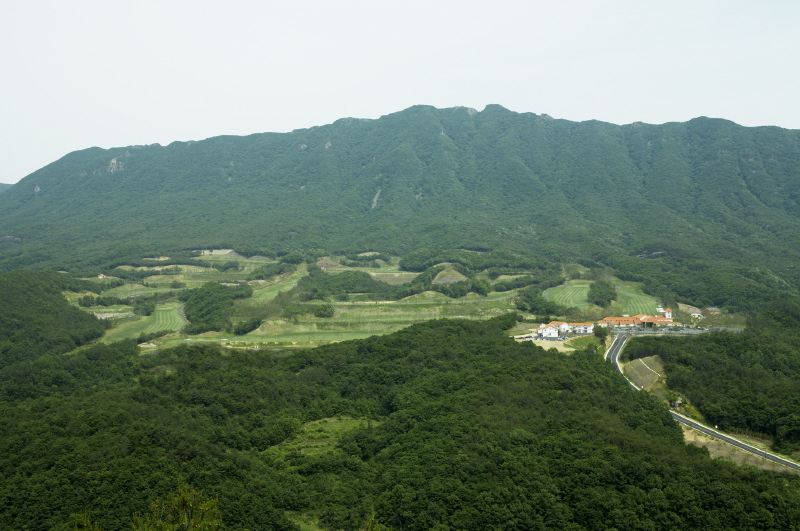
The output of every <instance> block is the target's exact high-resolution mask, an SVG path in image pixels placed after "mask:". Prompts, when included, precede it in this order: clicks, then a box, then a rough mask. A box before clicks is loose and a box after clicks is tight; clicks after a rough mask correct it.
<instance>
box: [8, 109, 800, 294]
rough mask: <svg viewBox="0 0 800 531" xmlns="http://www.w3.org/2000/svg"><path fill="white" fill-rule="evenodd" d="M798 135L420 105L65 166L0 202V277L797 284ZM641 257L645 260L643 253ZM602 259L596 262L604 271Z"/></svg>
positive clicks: (79, 158)
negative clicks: (494, 260) (505, 262)
mask: <svg viewBox="0 0 800 531" xmlns="http://www.w3.org/2000/svg"><path fill="white" fill-rule="evenodd" d="M798 190H800V132H798V131H792V130H783V129H779V128H776V127H759V128H745V127H741V126H738V125H736V124H734V123H731V122H728V121H725V120H719V119H709V118H697V119H694V120H691V121H689V122H686V123H668V124H663V125H648V124H641V123H636V124H630V125H624V126H618V125H612V124H607V123H601V122H594V121H592V122H582V123H575V122H569V121H566V120H553V119H551V118H549V117H548V116H546V115H535V114H530V113H526V114H517V113H514V112H510V111H508V110H506V109H504V108H502V107H500V106H497V105H491V106H488V107H487V108H486V109H485V110H483V111H482V112H475V111H472V110H469V109H466V108H453V109H434V108H432V107H425V106H417V107H412V108H409V109H406V110H405V111H402V112H398V113H395V114H391V115H387V116H384V117H381V118H380V119H378V120H357V119H342V120H339V121H337V122H335V123H333V124H330V125H326V126H322V127H314V128H310V129H304V130H297V131H294V132H292V133H286V134H270V133H266V134H256V135H251V136H247V137H217V138H211V139H208V140H203V141H199V142H175V143H173V144H170V145H169V146H166V147H162V146H158V145H151V146H128V147H122V148H115V149H108V150H106V149H100V148H91V149H87V150H84V151H79V152H75V153H71V154H69V155H67V156H65V157H64V158H63V159H61V160H59V161H56V162H54V163H52V164H50V165H48V166H46V167H44V168H42V169H41V170H39V171H37V172H35V173H33V174H31V175H30V176H28V177H26V178H25V179H23V180H22V181H21V182H20V184H19V185H18V186H15V187H14V188H12V189H11V190H9V191H8V192H6V193H3V194H2V196H0V227H2V230H3V231H4V235H8V236H11V237H13V238H19V239H11V240H4V241H3V242H2V244H0V246H1V247H2V249H0V264H2V267H4V268H6V269H11V268H15V267H21V266H29V265H32V264H38V265H39V267H42V266H45V267H55V266H57V265H58V266H65V267H72V268H74V267H75V264H78V263H83V264H84V265H91V264H93V263H97V262H96V259H97V258H98V257H100V256H101V255H104V256H106V257H108V256H111V255H120V254H126V253H131V252H139V253H141V252H158V251H160V250H169V249H175V248H200V247H209V246H215V245H217V246H230V247H237V246H251V247H252V246H262V247H265V248H270V249H273V250H277V251H281V250H284V251H288V250H294V249H326V250H329V251H330V250H356V251H363V250H368V249H369V250H382V251H388V252H395V253H400V254H405V253H407V252H409V251H412V250H414V249H416V248H418V247H420V246H433V247H462V246H463V247H468V248H497V247H509V248H514V249H516V250H526V251H532V252H536V253H538V254H543V253H544V254H551V255H555V256H561V257H563V256H583V257H592V258H595V259H596V258H598V257H599V258H609V257H608V255H609V253H610V254H615V253H622V255H625V256H635V255H640V254H641V255H646V256H648V257H650V258H652V259H664V258H665V257H671V259H673V260H686V259H695V258H698V257H700V258H702V259H703V260H707V259H711V260H715V261H719V262H726V261H727V262H730V263H733V264H739V265H746V266H748V267H758V268H760V272H756V273H753V272H751V276H757V275H760V276H761V277H763V278H765V279H768V280H769V281H773V282H777V283H778V284H780V283H781V282H784V281H789V283H790V284H791V285H793V286H795V287H796V286H797V285H798V279H800V276H799V275H800V273H798V271H797V270H796V269H795V268H792V267H791V264H792V263H793V262H794V261H796V260H797V259H798V258H800V221H798V219H799V217H800V205H799V204H798V201H799V196H798ZM653 253H657V254H656V255H653ZM609 259H610V258H609Z"/></svg>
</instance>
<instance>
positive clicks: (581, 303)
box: [545, 280, 591, 310]
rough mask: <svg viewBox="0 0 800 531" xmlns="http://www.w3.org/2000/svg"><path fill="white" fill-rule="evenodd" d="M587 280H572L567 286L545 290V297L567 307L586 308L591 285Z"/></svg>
mask: <svg viewBox="0 0 800 531" xmlns="http://www.w3.org/2000/svg"><path fill="white" fill-rule="evenodd" d="M590 285H591V283H590V282H589V281H587V280H570V281H569V284H567V285H566V286H556V287H555V288H550V289H548V290H547V291H546V292H545V298H547V299H548V300H551V301H553V302H555V303H557V304H560V305H561V306H566V307H567V308H572V307H575V308H580V309H581V310H585V309H586V308H588V307H589V306H590V304H589V298H588V295H589V286H590Z"/></svg>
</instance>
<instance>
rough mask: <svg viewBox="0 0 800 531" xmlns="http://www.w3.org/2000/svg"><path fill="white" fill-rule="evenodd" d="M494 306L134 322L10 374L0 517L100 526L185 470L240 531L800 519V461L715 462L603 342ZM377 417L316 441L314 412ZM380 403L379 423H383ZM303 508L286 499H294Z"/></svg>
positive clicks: (1, 432) (740, 525) (1, 410)
mask: <svg viewBox="0 0 800 531" xmlns="http://www.w3.org/2000/svg"><path fill="white" fill-rule="evenodd" d="M513 322H514V316H505V317H503V318H498V319H495V320H493V321H488V322H474V321H447V320H442V321H431V322H428V323H425V324H421V325H415V326H412V327H410V328H408V329H406V330H403V331H400V332H397V333H395V334H392V335H390V336H383V337H373V338H370V339H367V340H362V341H352V342H345V343H340V344H337V345H330V346H326V347H320V348H318V349H315V350H310V351H303V352H298V353H294V354H293V355H286V354H285V353H279V354H278V355H271V354H268V353H258V352H253V351H235V350H234V351H232V350H230V349H226V350H224V351H223V350H222V349H219V348H203V347H199V346H188V347H181V348H177V349H171V350H165V351H162V352H160V353H156V354H153V355H147V356H141V355H139V354H138V353H137V349H136V347H135V345H134V344H133V343H132V342H124V343H119V344H114V345H110V346H109V345H97V346H93V347H91V348H87V349H85V350H82V351H80V352H77V353H74V354H71V355H68V356H63V355H62V356H44V357H42V358H39V359H38V360H36V361H30V362H25V363H27V364H28V365H33V364H36V366H37V367H38V370H39V375H40V377H41V379H43V380H47V379H48V378H51V377H53V376H54V375H55V376H58V375H60V377H61V378H62V379H64V380H65V381H68V382H69V385H61V386H48V385H37V383H36V382H34V381H32V380H31V381H28V380H21V381H8V380H4V381H0V386H2V387H0V396H3V402H0V467H2V470H3V474H2V475H0V502H2V503H0V522H2V523H1V524H0V527H2V528H3V529H23V528H31V529H34V528H35V529H72V526H71V525H69V524H68V522H69V520H70V514H77V513H78V512H80V511H81V510H84V509H91V510H92V514H93V516H92V519H93V520H94V521H95V522H97V523H99V524H101V525H102V526H103V528H104V529H122V528H124V527H127V526H128V525H129V523H130V516H131V513H133V512H145V511H146V510H147V506H148V504H149V503H150V502H151V501H152V500H154V499H156V498H163V497H164V495H165V494H166V493H167V492H168V491H170V490H173V489H174V488H175V485H176V484H177V482H178V481H179V480H183V481H185V482H187V483H188V484H190V485H192V486H193V487H195V488H200V489H202V490H203V491H204V492H205V493H206V494H208V495H210V496H211V497H215V496H219V508H220V510H221V512H222V515H223V521H224V522H225V525H226V528H228V529H296V526H295V525H294V524H293V523H292V518H293V516H292V515H297V514H305V515H307V516H308V517H310V518H315V519H318V521H319V523H320V524H321V525H322V526H324V527H325V528H331V529H347V530H355V529H361V528H363V527H364V526H365V525H366V524H367V522H368V521H369V522H371V526H372V528H373V529H378V528H379V527H378V524H380V525H384V526H391V528H393V529H407V530H423V529H424V530H427V529H475V530H484V529H488V528H491V529H518V530H530V529H575V530H578V529H606V528H617V529H619V528H631V529H659V528H673V529H749V528H753V529H756V528H757V529H791V528H792V526H797V525H800V510H798V507H800V498H798V492H800V490H799V489H798V487H800V483H799V481H800V480H798V479H796V478H795V477H793V476H784V475H778V474H771V473H764V472H758V471H756V470H754V469H742V468H738V467H736V466H735V465H732V464H728V463H724V462H721V461H712V460H710V459H709V458H708V456H707V454H706V453H705V451H704V450H701V449H698V448H694V447H687V446H684V444H683V442H682V440H681V432H680V429H679V428H678V426H677V425H676V424H675V423H674V422H673V421H672V420H671V418H670V416H669V414H668V412H667V411H666V410H665V409H664V408H663V407H662V406H661V405H660V404H659V403H657V402H656V401H655V400H653V399H652V398H651V397H649V396H648V395H646V394H644V393H637V392H635V391H633V390H631V389H630V388H629V386H628V385H627V384H626V383H625V382H624V380H623V379H622V376H621V375H619V374H617V373H616V372H615V371H614V370H613V369H612V367H611V366H610V365H608V364H606V363H605V362H603V361H602V360H601V359H599V358H598V357H597V355H596V353H588V352H587V353H576V354H575V355H573V356H570V357H567V356H564V355H563V354H560V353H557V352H555V351H554V350H551V351H549V352H545V351H544V350H542V349H541V348H539V347H535V346H533V345H531V344H530V343H522V344H518V343H515V342H513V341H512V340H511V339H509V338H508V337H505V335H504V333H503V330H504V329H505V328H506V327H508V326H510V325H511V324H513ZM348 415H349V416H353V417H356V418H360V419H364V422H363V424H362V426H361V427H358V428H354V429H350V430H348V431H345V432H340V433H339V434H338V439H336V440H334V441H332V442H333V443H334V444H331V445H330V446H329V448H328V449H327V450H325V451H322V452H319V453H309V452H306V451H300V450H298V449H297V448H294V449H292V447H287V446H284V445H283V444H282V443H284V442H285V441H288V440H291V439H292V438H293V437H294V436H295V435H297V434H298V433H299V432H300V428H301V426H302V425H303V424H304V423H307V422H309V421H315V420H319V419H323V418H336V417H341V416H348ZM369 420H373V421H376V422H375V423H374V424H370V422H369ZM287 511H288V512H287Z"/></svg>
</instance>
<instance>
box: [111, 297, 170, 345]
mask: <svg viewBox="0 0 800 531" xmlns="http://www.w3.org/2000/svg"><path fill="white" fill-rule="evenodd" d="M178 308H180V303H177V302H171V303H168V304H160V305H158V306H156V310H155V311H154V312H153V313H152V314H150V315H148V316H147V317H141V318H139V319H137V320H135V321H128V322H125V323H120V324H119V325H118V326H116V327H114V328H112V329H111V330H108V331H106V333H105V335H104V336H103V339H102V341H103V342H105V343H113V342H114V341H121V340H123V339H131V338H136V337H139V335H141V334H143V333H144V334H152V333H155V332H160V331H162V330H178V329H179V328H181V327H182V326H183V324H184V321H183V319H182V318H181V316H180V315H179V314H178Z"/></svg>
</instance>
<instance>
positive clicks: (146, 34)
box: [0, 0, 800, 183]
mask: <svg viewBox="0 0 800 531" xmlns="http://www.w3.org/2000/svg"><path fill="white" fill-rule="evenodd" d="M797 28H800V2H798V1H797V0H786V1H784V0H752V1H750V0H747V1H745V0H741V1H737V0H724V1H722V0H691V1H685V0H670V1H666V0H659V1H653V0H605V1H600V0H547V1H544V0H519V1H516V0H492V1H491V2H489V1H480V2H479V1H474V0H460V1H453V2H450V1H437V0H428V1H417V0H412V1H408V0H405V1H403V2H399V1H396V0H395V1H393V2H383V1H380V0H374V1H366V0H364V1H356V0H350V1H348V0H343V1H337V2H321V1H294V2H286V1H282V2H273V1H269V0H263V1H237V0H226V1H225V2H222V1H215V2H210V1H206V0H192V1H184V0H175V1H170V0H159V1H151V0H136V1H108V0H105V1H90V0H71V1H69V2H62V1H58V0H49V1H39V0H3V1H2V2H0V46H1V48H0V49H2V54H1V55H0V72H2V85H0V97H2V106H0V146H1V147H0V154H1V155H2V164H1V165H0V182H5V183H13V182H16V181H18V180H19V179H21V178H22V177H24V176H26V175H28V174H29V173H31V172H33V171H35V170H36V169H38V168H40V167H42V166H44V165H46V164H48V163H50V162H52V161H54V160H56V159H58V158H60V157H62V156H63V155H65V154H67V153H69V152H70V151H74V150H78V149H83V148H87V147H91V146H100V147H104V148H108V147H114V146H125V145H131V144H152V143H155V142H158V143H161V144H164V145H166V144H168V143H170V142H172V141H174V140H200V139H203V138H208V137H211V136H217V135H222V134H235V135H246V134H251V133H259V132H265V131H278V132H282V131H290V130H292V129H298V128H303V127H310V126H313V125H322V124H326V123H330V122H333V121H334V120H336V119H338V118H342V117H347V116H355V117H365V118H377V117H379V116H381V115H384V114H388V113H392V112H396V111H399V110H402V109H405V108H406V107H409V106H411V105H415V104H428V105H434V106H436V107H452V106H457V105H464V106H468V107H475V108H477V109H479V110H480V109H483V107H484V106H485V105H487V104H489V103H499V104H501V105H503V106H504V107H507V108H508V109H511V110H512V111H517V112H535V113H537V114H538V113H547V114H550V115H551V116H553V117H556V118H566V119H570V120H589V119H598V120H603V121H607V122H612V123H617V124H624V123H630V122H634V121H637V120H641V121H644V122H648V123H663V122H671V121H685V120H689V119H691V118H694V117H696V116H713V117H720V118H727V119H730V120H733V121H735V122H737V123H739V124H742V125H747V126H756V125H778V126H781V127H786V128H792V129H800V105H798V103H797V99H798V96H800V57H798V56H800V31H798V29H797Z"/></svg>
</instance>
